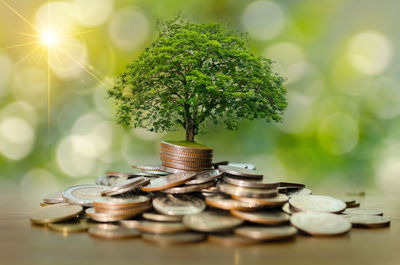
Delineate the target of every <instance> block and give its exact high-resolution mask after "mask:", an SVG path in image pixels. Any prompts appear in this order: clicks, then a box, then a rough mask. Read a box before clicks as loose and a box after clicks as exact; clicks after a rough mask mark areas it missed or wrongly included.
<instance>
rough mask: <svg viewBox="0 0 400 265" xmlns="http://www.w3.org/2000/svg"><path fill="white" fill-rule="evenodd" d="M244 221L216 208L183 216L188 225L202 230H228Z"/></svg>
mask: <svg viewBox="0 0 400 265" xmlns="http://www.w3.org/2000/svg"><path fill="white" fill-rule="evenodd" d="M243 222H244V221H243V220H241V219H239V218H236V217H234V216H232V215H230V214H229V213H228V212H225V211H214V210H208V211H205V212H201V213H197V214H191V215H185V216H184V217H183V223H184V224H185V225H186V226H187V227H189V228H190V229H192V230H195V231H200V232H221V231H227V230H231V229H233V228H235V227H237V226H239V225H241V224H243Z"/></svg>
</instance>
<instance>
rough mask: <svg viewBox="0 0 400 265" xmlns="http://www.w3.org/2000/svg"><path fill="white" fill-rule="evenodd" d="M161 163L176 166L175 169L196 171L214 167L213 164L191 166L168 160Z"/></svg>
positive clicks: (166, 165)
mask: <svg viewBox="0 0 400 265" xmlns="http://www.w3.org/2000/svg"><path fill="white" fill-rule="evenodd" d="M161 164H162V165H163V166H165V167H171V168H175V169H180V170H186V171H194V172H200V171H204V170H210V169H211V168H212V167H211V165H210V166H209V167H190V166H185V165H181V164H176V163H168V162H163V161H161Z"/></svg>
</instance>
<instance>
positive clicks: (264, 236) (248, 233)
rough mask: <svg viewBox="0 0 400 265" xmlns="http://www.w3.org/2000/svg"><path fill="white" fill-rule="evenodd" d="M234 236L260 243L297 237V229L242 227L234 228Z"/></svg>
mask: <svg viewBox="0 0 400 265" xmlns="http://www.w3.org/2000/svg"><path fill="white" fill-rule="evenodd" d="M234 231H235V234H237V235H239V236H242V237H247V238H251V239H253V240H260V241H273V240H283V239H288V238H292V237H294V236H296V235H297V229H296V228H295V227H293V226H290V225H285V226H274V227H271V226H260V225H256V226H242V227H238V228H235V230H234Z"/></svg>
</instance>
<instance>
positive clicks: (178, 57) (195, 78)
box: [108, 16, 287, 141]
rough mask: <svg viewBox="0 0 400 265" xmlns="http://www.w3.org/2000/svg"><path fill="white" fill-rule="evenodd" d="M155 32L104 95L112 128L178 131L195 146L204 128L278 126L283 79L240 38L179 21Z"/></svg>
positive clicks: (214, 26)
mask: <svg viewBox="0 0 400 265" xmlns="http://www.w3.org/2000/svg"><path fill="white" fill-rule="evenodd" d="M158 30H159V34H158V37H157V38H156V39H155V41H154V42H153V43H152V44H151V46H150V47H149V48H146V49H145V50H144V51H143V52H142V53H141V54H140V55H139V56H138V58H137V59H136V60H135V61H133V62H132V63H131V64H129V65H128V66H127V69H126V71H125V72H123V73H122V74H121V75H120V76H119V77H118V78H117V79H116V82H115V85H114V86H113V87H112V88H110V89H109V91H108V95H109V96H110V97H111V98H112V99H114V101H115V104H116V107H117V120H118V122H120V123H122V124H123V125H126V126H132V127H142V128H145V129H148V130H150V131H155V132H163V131H171V130H175V129H176V128H177V127H178V126H177V125H180V126H182V127H183V128H184V129H185V130H186V140H188V141H193V140H194V137H195V135H197V134H198V133H199V129H201V127H202V126H203V127H204V125H205V124H206V123H207V122H212V123H215V124H223V125H224V127H225V128H227V129H236V128H237V126H238V124H239V122H240V121H242V120H246V119H247V120H255V119H263V120H265V121H267V122H269V121H280V120H281V118H282V114H283V111H284V110H285V108H286V106H287V100H286V89H285V87H284V79H283V78H282V77H280V76H279V75H277V74H275V73H274V72H273V71H272V69H271V64H272V62H271V60H269V59H266V58H263V57H260V56H256V55H254V54H252V53H251V52H250V50H249V48H248V47H247V42H246V38H245V36H244V35H243V34H240V33H238V32H236V31H232V30H228V29H227V28H225V27H223V26H222V25H221V24H215V23H209V24H196V23H192V22H189V21H187V20H185V19H183V18H182V17H180V16H178V17H176V18H174V19H171V20H168V21H164V22H161V23H159V24H158Z"/></svg>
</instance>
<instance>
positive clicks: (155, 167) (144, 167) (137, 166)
mask: <svg viewBox="0 0 400 265" xmlns="http://www.w3.org/2000/svg"><path fill="white" fill-rule="evenodd" d="M132 167H133V168H136V169H139V170H141V171H163V170H162V169H161V167H160V166H143V165H132Z"/></svg>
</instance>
